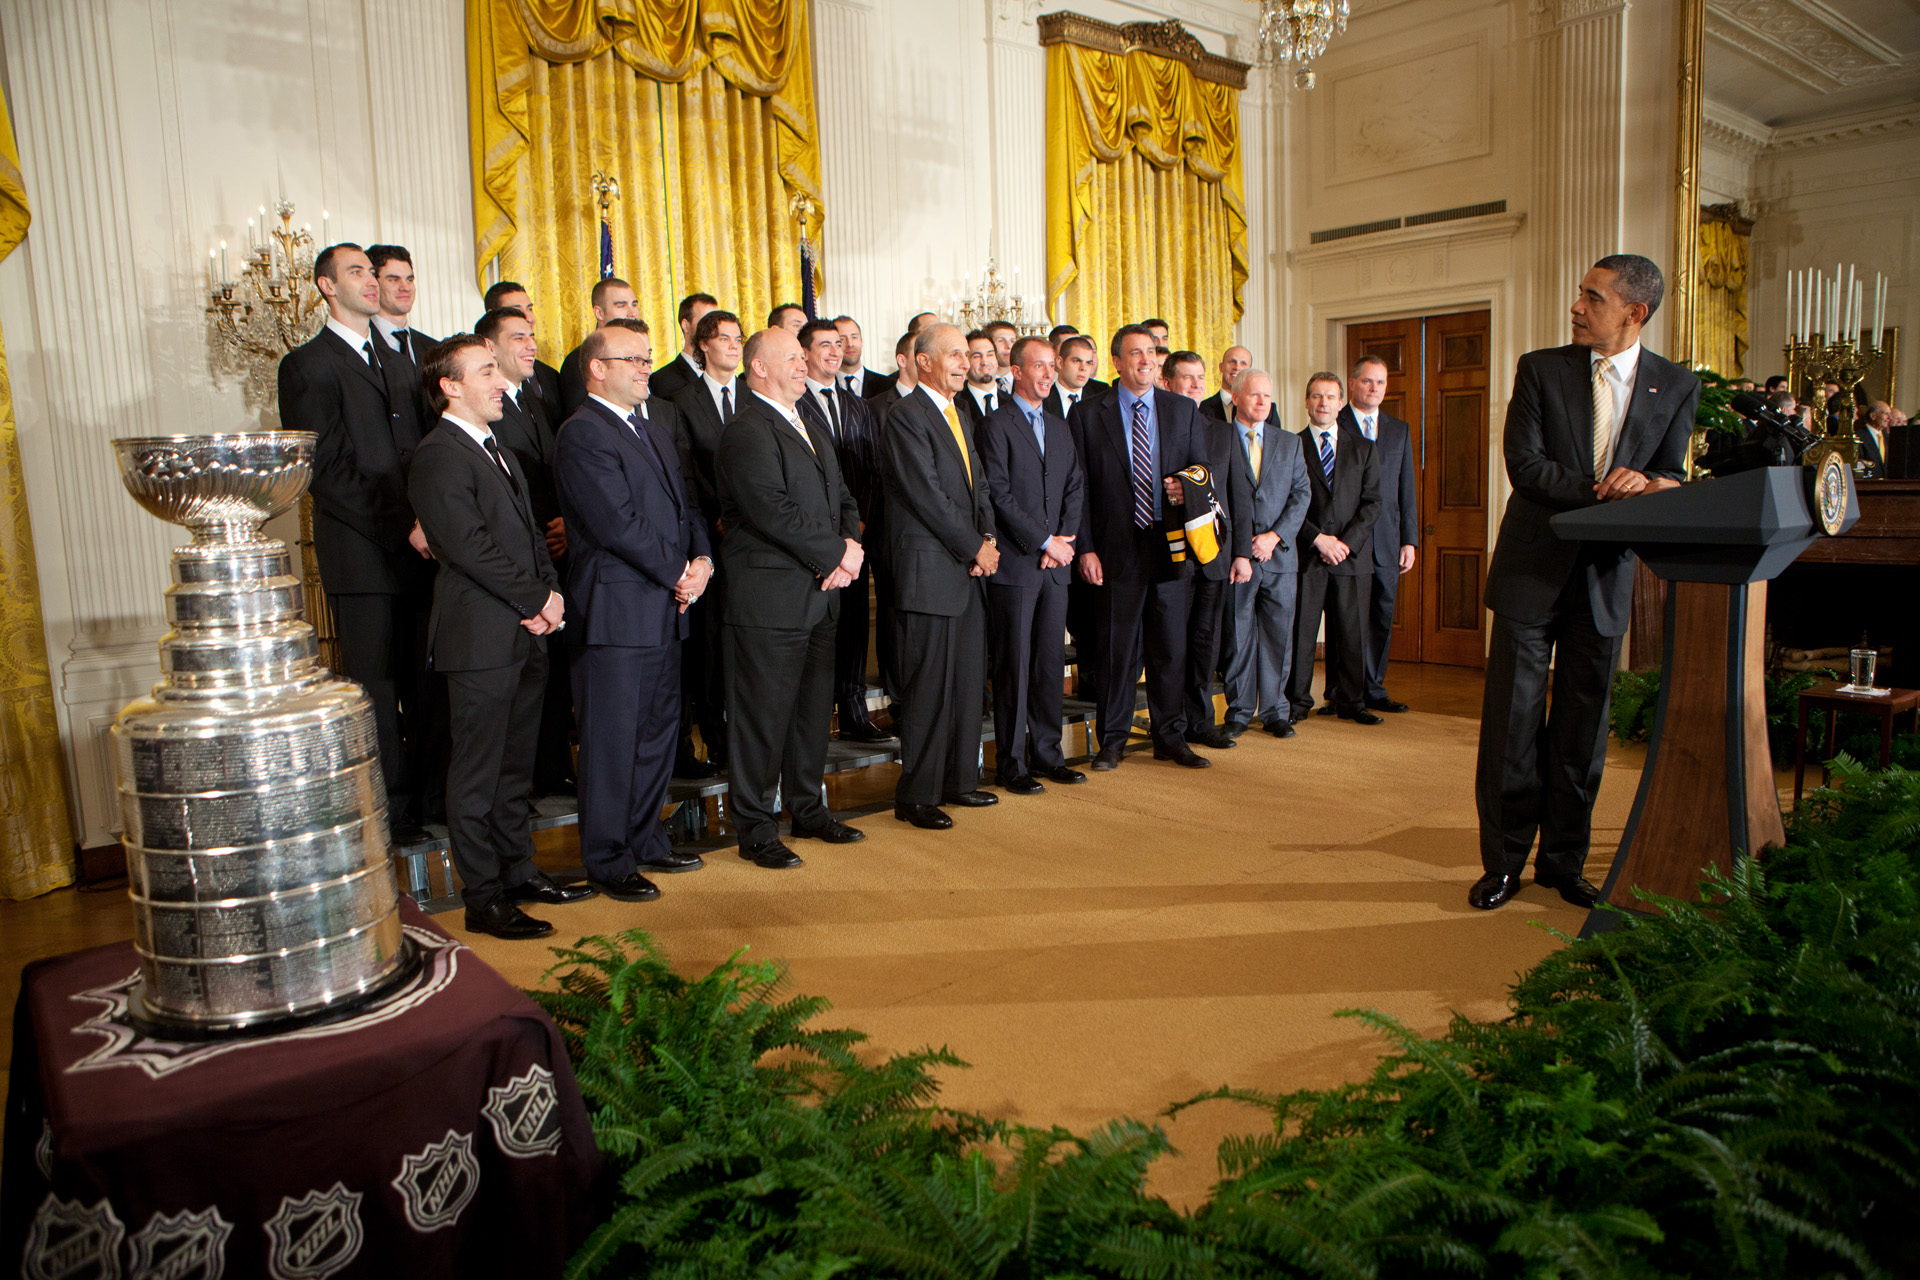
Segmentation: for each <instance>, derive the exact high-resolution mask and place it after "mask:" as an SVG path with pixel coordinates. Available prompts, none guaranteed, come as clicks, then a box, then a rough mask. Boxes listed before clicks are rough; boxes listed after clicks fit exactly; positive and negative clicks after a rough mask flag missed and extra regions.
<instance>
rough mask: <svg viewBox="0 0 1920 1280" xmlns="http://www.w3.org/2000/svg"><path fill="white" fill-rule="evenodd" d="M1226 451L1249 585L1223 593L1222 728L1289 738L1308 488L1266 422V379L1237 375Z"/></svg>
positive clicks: (1297, 458) (1303, 466)
mask: <svg viewBox="0 0 1920 1280" xmlns="http://www.w3.org/2000/svg"><path fill="white" fill-rule="evenodd" d="M1233 405H1234V420H1233V424H1232V426H1231V428H1230V430H1231V431H1232V433H1233V438H1234V444H1235V446H1236V447H1238V448H1239V449H1240V450H1241V451H1242V453H1243V454H1244V456H1245V457H1246V459H1247V471H1248V475H1249V477H1250V479H1251V481H1252V499H1253V501H1252V518H1251V522H1250V523H1251V526H1252V536H1251V538H1250V539H1249V543H1248V545H1249V549H1250V550H1251V551H1252V552H1253V580H1252V581H1250V582H1243V583H1235V584H1234V585H1233V586H1232V587H1231V588H1230V593H1231V596H1232V602H1231V607H1232V609H1233V613H1234V620H1233V635H1234V651H1233V653H1232V654H1231V655H1230V656H1229V657H1228V659H1227V724H1226V732H1227V734H1228V736H1230V737H1236V738H1237V737H1239V736H1240V735H1241V734H1242V733H1245V732H1246V731H1247V729H1248V728H1249V727H1250V726H1251V725H1252V724H1253V722H1254V720H1255V719H1258V720H1259V721H1260V723H1261V727H1262V728H1264V729H1265V730H1266V731H1267V732H1268V733H1270V734H1272V735H1273V736H1274V737H1276V738H1291V737H1293V736H1294V728H1293V720H1292V711H1291V709H1290V708H1289V706H1288V703H1287V677H1288V676H1289V675H1290V674H1291V673H1292V671H1293V621H1294V608H1295V604H1296V602H1297V599H1298V591H1299V568H1300V559H1299V554H1298V543H1299V539H1300V526H1301V524H1302V523H1303V522H1304V521H1305V520H1306V518H1307V504H1308V502H1309V501H1310V500H1311V498H1312V486H1311V484H1310V483H1309V481H1308V479H1307V462H1306V452H1305V450H1304V449H1303V448H1302V446H1301V443H1300V437H1299V436H1296V435H1294V434H1293V433H1292V432H1290V431H1288V430H1286V429H1285V428H1283V427H1281V426H1280V425H1279V424H1278V423H1277V422H1275V421H1274V419H1273V379H1272V377H1271V376H1269V375H1268V374H1267V372H1266V371H1265V370H1264V369H1251V368H1249V369H1245V370H1243V371H1242V372H1241V374H1240V381H1239V382H1238V383H1237V384H1236V385H1235V387H1234V400H1233Z"/></svg>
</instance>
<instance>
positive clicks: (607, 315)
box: [560, 276, 640, 417]
mask: <svg viewBox="0 0 1920 1280" xmlns="http://www.w3.org/2000/svg"><path fill="white" fill-rule="evenodd" d="M589 299H590V301H591V302H592V304H593V327H594V328H596V329H598V328H599V327H600V326H602V325H604V324H605V323H606V322H607V321H609V320H638V319H639V318H640V299H639V297H638V296H637V295H636V294H635V293H634V292H633V286H632V285H630V284H628V283H627V282H626V281H625V280H622V279H621V278H620V277H619V276H607V277H606V278H605V279H602V280H596V281H594V282H593V292H592V294H590V295H589ZM582 345H584V344H582ZM586 401H587V383H586V371H585V370H584V369H582V368H581V367H580V348H579V347H575V348H574V349H573V350H571V351H569V352H567V358H566V359H565V360H562V361H561V362H560V406H561V411H562V412H563V413H564V414H565V415H566V416H567V417H572V416H573V411H574V410H575V409H578V408H579V407H580V406H581V405H583V404H585V403H586Z"/></svg>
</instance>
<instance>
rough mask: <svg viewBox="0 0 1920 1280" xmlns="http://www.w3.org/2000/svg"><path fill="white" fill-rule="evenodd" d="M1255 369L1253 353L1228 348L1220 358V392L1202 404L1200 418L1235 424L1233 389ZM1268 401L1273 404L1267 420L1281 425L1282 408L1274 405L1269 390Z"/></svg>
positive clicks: (1236, 348) (1241, 349)
mask: <svg viewBox="0 0 1920 1280" xmlns="http://www.w3.org/2000/svg"><path fill="white" fill-rule="evenodd" d="M1252 367H1253V353H1252V352H1251V351H1248V350H1247V349H1246V348H1245V347H1228V348H1227V352H1226V354H1225V355H1223V356H1221V357H1220V390H1219V392H1218V393H1217V394H1215V395H1210V396H1208V397H1206V398H1205V399H1204V400H1202V401H1201V402H1200V416H1201V417H1203V418H1212V419H1214V420H1215V421H1217V422H1234V421H1235V420H1236V418H1235V414H1236V410H1235V408H1234V400H1233V387H1234V384H1235V383H1236V382H1238V381H1240V375H1241V374H1243V373H1245V372H1246V371H1247V370H1248V369H1251V368H1252ZM1267 401H1268V403H1269V404H1272V405H1273V407H1272V411H1271V412H1272V416H1271V417H1269V418H1268V419H1267V421H1269V422H1271V423H1272V424H1273V425H1274V426H1276V427H1277V426H1279V425H1280V406H1279V405H1278V404H1273V394H1272V391H1271V389H1269V391H1268V394H1267Z"/></svg>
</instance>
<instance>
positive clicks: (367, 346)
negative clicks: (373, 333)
mask: <svg viewBox="0 0 1920 1280" xmlns="http://www.w3.org/2000/svg"><path fill="white" fill-rule="evenodd" d="M360 354H361V355H363V356H365V357H366V358H367V367H368V368H370V369H378V368H379V367H380V361H379V360H378V359H377V358H375V356H374V354H373V339H372V338H371V337H369V338H368V339H367V340H366V341H365V342H363V343H361V344H360Z"/></svg>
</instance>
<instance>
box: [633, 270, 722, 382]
mask: <svg viewBox="0 0 1920 1280" xmlns="http://www.w3.org/2000/svg"><path fill="white" fill-rule="evenodd" d="M719 309H720V304H719V303H718V302H716V301H715V300H714V297H713V295H712V294H710V293H690V294H688V295H687V296H686V297H684V298H682V299H680V352H679V354H678V355H676V356H674V358H673V359H671V360H669V361H668V362H667V363H666V364H663V365H661V366H660V367H659V368H658V369H655V370H654V371H653V377H651V378H649V379H648V380H647V391H648V392H649V393H650V394H649V398H650V399H653V400H671V399H673V398H674V397H675V396H677V395H679V394H680V393H681V392H682V391H684V390H686V388H688V387H690V386H692V385H693V384H694V383H696V382H698V381H700V358H699V357H700V349H699V348H698V347H696V346H695V345H694V341H693V335H694V334H695V333H697V332H698V331H699V328H700V317H701V316H704V315H705V314H707V312H709V311H718V310H719Z"/></svg>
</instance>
